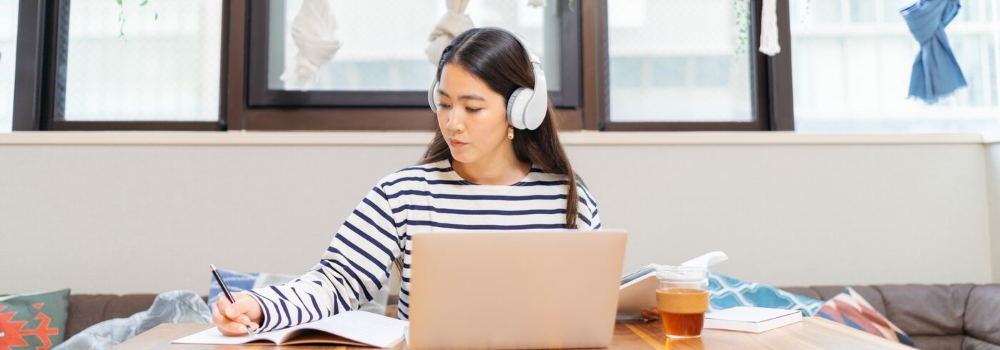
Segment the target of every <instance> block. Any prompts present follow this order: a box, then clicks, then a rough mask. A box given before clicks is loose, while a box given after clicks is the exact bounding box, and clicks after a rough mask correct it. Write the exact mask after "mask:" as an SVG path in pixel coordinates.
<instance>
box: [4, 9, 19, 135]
mask: <svg viewBox="0 0 1000 350" xmlns="http://www.w3.org/2000/svg"><path fill="white" fill-rule="evenodd" d="M18 2H19V1H17V0H2V1H0V132H10V129H11V124H12V119H13V115H14V62H15V61H16V59H15V58H16V57H17V53H16V47H17V9H18V6H17V4H18Z"/></svg>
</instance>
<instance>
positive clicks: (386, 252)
mask: <svg viewBox="0 0 1000 350" xmlns="http://www.w3.org/2000/svg"><path fill="white" fill-rule="evenodd" d="M391 213H392V208H391V207H390V205H389V202H388V200H387V197H386V195H385V192H384V191H383V190H382V188H380V187H379V186H376V187H375V188H372V190H371V192H369V193H368V195H366V196H365V198H364V200H362V201H361V204H359V205H358V206H357V208H355V209H354V212H352V213H351V215H350V216H349V217H348V218H347V220H346V221H344V224H343V225H342V226H341V227H340V229H339V230H337V233H336V234H335V235H334V237H333V240H332V241H331V242H330V246H329V247H327V248H326V252H324V253H323V257H322V258H321V259H320V261H319V264H317V265H316V266H315V267H313V270H312V271H309V272H308V273H306V274H304V275H302V276H301V277H299V278H298V279H296V280H294V281H292V282H289V283H286V284H284V285H281V286H273V287H264V288H258V289H254V290H253V291H252V293H253V295H254V296H255V297H256V298H257V301H258V302H259V303H260V305H261V307H262V308H263V311H264V317H263V320H262V321H261V325H260V327H261V330H262V331H270V330H275V329H282V328H286V327H291V326H295V325H299V324H302V323H308V322H312V321H316V320H319V319H320V318H323V317H328V316H332V315H334V314H337V313H340V312H343V311H348V310H356V309H358V308H359V307H360V306H361V305H363V304H364V303H367V302H369V301H371V300H372V298H374V296H375V293H376V292H377V291H378V290H379V289H381V288H382V286H383V285H385V284H387V283H388V280H389V269H390V268H391V266H392V261H393V260H395V259H396V258H398V257H399V256H400V252H401V250H400V246H401V245H400V240H399V236H398V234H397V230H396V225H395V221H394V220H393V218H392V215H391Z"/></svg>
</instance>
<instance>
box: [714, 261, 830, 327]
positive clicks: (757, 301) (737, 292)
mask: <svg viewBox="0 0 1000 350" xmlns="http://www.w3.org/2000/svg"><path fill="white" fill-rule="evenodd" d="M708 291H709V296H710V299H709V309H710V310H722V309H728V308H731V307H736V306H760V307H771V308H778V309H789V310H799V311H802V313H803V314H805V315H806V316H812V315H813V314H815V313H816V310H819V308H820V307H821V306H823V302H822V301H820V300H816V299H813V298H808V297H804V296H801V295H797V294H794V293H789V292H787V291H784V290H781V289H778V288H774V287H771V286H768V285H765V284H760V283H757V282H747V281H742V280H738V279H735V278H732V277H729V276H725V275H720V274H717V273H714V272H710V273H709V276H708Z"/></svg>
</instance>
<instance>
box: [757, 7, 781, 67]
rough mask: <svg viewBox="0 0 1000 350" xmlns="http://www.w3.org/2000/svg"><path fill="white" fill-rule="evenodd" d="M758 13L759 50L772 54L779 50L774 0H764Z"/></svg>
mask: <svg viewBox="0 0 1000 350" xmlns="http://www.w3.org/2000/svg"><path fill="white" fill-rule="evenodd" d="M761 7H762V9H761V11H760V12H761V13H760V25H761V26H760V52H761V53H763V54H765V55H768V56H774V55H776V54H778V53H779V52H781V46H780V45H778V7H777V4H775V0H764V4H763V6H761Z"/></svg>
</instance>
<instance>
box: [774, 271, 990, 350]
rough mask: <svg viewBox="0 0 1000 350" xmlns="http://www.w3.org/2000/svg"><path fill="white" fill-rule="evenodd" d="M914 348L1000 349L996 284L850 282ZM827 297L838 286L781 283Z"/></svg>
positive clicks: (840, 289)
mask: <svg viewBox="0 0 1000 350" xmlns="http://www.w3.org/2000/svg"><path fill="white" fill-rule="evenodd" d="M852 288H854V290H855V291H857V292H858V293H859V294H861V296H863V297H864V298H865V300H867V301H868V302H869V303H870V304H871V305H872V307H874V308H875V309H876V310H878V312H879V313H881V314H882V315H884V316H885V317H886V318H888V319H889V321H890V322H892V323H894V324H895V325H896V326H898V327H899V328H900V329H901V330H903V332H905V333H906V334H908V335H909V336H910V337H912V338H913V341H914V342H915V343H916V346H917V348H919V349H928V350H934V349H956V350H957V349H962V350H1000V284H989V285H972V284H954V285H876V286H862V287H855V286H852ZM781 289H783V290H786V291H788V292H791V293H795V294H799V295H802V296H806V297H810V298H813V299H819V300H829V299H830V298H833V297H834V296H836V295H837V294H840V293H841V292H843V291H844V287H834V286H824V287H784V288H781Z"/></svg>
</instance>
